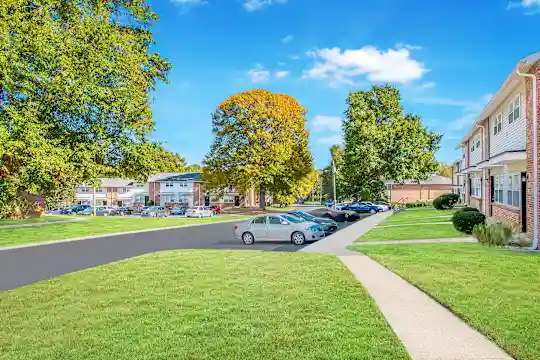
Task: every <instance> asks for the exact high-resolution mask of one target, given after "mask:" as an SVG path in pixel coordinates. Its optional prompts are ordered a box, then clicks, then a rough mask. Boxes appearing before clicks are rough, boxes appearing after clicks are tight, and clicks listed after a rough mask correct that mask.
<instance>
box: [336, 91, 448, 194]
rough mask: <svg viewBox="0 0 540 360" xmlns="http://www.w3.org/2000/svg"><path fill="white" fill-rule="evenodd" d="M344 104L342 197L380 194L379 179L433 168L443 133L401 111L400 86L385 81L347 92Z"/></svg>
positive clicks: (410, 176) (418, 176)
mask: <svg viewBox="0 0 540 360" xmlns="http://www.w3.org/2000/svg"><path fill="white" fill-rule="evenodd" d="M347 105H348V108H347V110H346V111H345V119H344V120H343V130H344V138H345V150H344V156H343V167H342V172H343V175H344V180H345V181H346V186H345V187H344V189H345V195H346V196H347V197H350V198H353V199H373V200H375V199H378V198H382V197H383V196H384V191H385V186H384V183H383V180H384V179H392V180H394V181H397V182H401V181H404V180H418V181H419V180H425V179H427V178H428V177H429V175H431V174H433V173H435V172H436V171H437V169H438V162H437V161H436V160H435V152H436V151H437V150H438V149H439V144H440V141H441V137H442V136H441V135H440V134H437V133H433V132H430V131H429V130H427V129H426V128H425V127H423V125H422V123H421V122H420V117H419V116H417V115H414V114H405V113H404V112H403V107H402V106H401V104H400V95H399V90H397V89H396V88H394V87H392V86H389V85H385V86H373V88H372V89H371V90H369V91H358V92H351V93H350V94H349V97H348V99H347Z"/></svg>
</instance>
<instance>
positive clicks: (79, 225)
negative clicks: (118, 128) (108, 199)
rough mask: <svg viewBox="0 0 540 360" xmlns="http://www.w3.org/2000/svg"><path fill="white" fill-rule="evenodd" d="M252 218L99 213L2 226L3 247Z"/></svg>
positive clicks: (0, 234) (0, 243)
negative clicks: (67, 219)
mask: <svg viewBox="0 0 540 360" xmlns="http://www.w3.org/2000/svg"><path fill="white" fill-rule="evenodd" d="M248 218H249V216H243V215H219V216H215V217H211V218H202V219H188V218H166V219H154V218H150V219H143V218H116V217H100V216H98V217H90V218H88V221H80V222H70V223H58V224H49V225H47V226H40V227H22V228H11V229H0V249H1V248H3V247H11V246H18V245H26V244H38V243H42V242H49V241H61V240H70V239H77V238H81V237H92V236H100V235H103V236H106V235H114V234H121V233H123V232H131V231H143V230H153V229H156V230H159V229H166V228H169V227H175V226H179V227H181V226H190V225H199V224H212V223H218V222H229V221H230V222H232V221H235V220H238V221H241V220H245V219H248Z"/></svg>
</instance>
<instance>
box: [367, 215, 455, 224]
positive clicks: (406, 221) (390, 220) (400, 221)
mask: <svg viewBox="0 0 540 360" xmlns="http://www.w3.org/2000/svg"><path fill="white" fill-rule="evenodd" d="M451 221H452V217H451V216H450V217H442V218H427V219H422V218H420V219H399V218H398V219H393V216H391V217H389V218H388V219H387V220H385V221H383V222H382V223H380V224H379V225H377V226H385V225H400V224H422V223H436V222H451Z"/></svg>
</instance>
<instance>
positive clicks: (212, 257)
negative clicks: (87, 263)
mask: <svg viewBox="0 0 540 360" xmlns="http://www.w3.org/2000/svg"><path fill="white" fill-rule="evenodd" d="M0 323H1V324H2V326H1V327H0V359H6V360H7V359H10V360H18V359H20V360H30V359H35V360H38V359H39V360H52V359H62V360H82V359H85V360H88V359H89V360H109V359H110V360H133V359H186V360H187V359H190V360H191V359H200V360H210V359H212V360H213V359H221V360H223V359H231V360H233V359H234V360H237V359H264V360H268V359H275V360H287V359H365V360H372V359H393V360H400V359H409V356H408V355H407V354H406V352H405V350H404V348H403V346H402V344H401V343H400V342H399V340H398V339H397V337H396V335H395V334H394V333H393V332H392V330H391V329H390V328H389V326H388V324H387V323H386V321H385V319H384V318H383V316H382V315H381V314H380V313H379V311H378V309H377V307H376V306H375V304H374V302H373V301H372V300H371V298H370V297H369V295H368V294H367V293H366V291H365V290H364V289H363V288H362V287H361V285H360V283H359V282H358V281H356V280H355V278H354V277H353V276H352V274H351V273H350V272H349V271H348V270H347V269H346V268H345V266H344V265H343V264H342V263H341V262H340V261H339V260H338V259H337V258H336V257H335V256H330V255H321V254H305V253H283V252H259V251H170V252H161V253H154V254H150V255H145V256H141V257H137V258H133V259H130V260H126V261H122V262H118V263H113V264H108V265H104V266H101V267H98V268H93V269H89V270H85V271H81V272H77V273H72V274H68V275H64V276H61V277H58V278H54V279H51V280H47V281H42V282H39V283H36V284H33V285H29V286H25V287H22V288H19V289H15V290H11V291H7V292H4V293H1V294H0Z"/></svg>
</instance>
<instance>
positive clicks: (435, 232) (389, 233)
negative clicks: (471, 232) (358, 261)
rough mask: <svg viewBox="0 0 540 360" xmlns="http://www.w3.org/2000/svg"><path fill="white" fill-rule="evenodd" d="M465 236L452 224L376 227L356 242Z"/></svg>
mask: <svg viewBox="0 0 540 360" xmlns="http://www.w3.org/2000/svg"><path fill="white" fill-rule="evenodd" d="M463 236H467V235H466V234H463V233H460V232H459V231H457V230H456V229H454V226H453V225H452V224H432V225H425V224H419V225H413V226H392V227H387V228H377V227H375V228H373V229H371V230H370V231H368V232H367V233H365V234H364V235H362V236H361V237H360V238H359V239H358V240H356V241H357V242H364V241H388V240H420V239H439V238H456V237H463Z"/></svg>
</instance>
